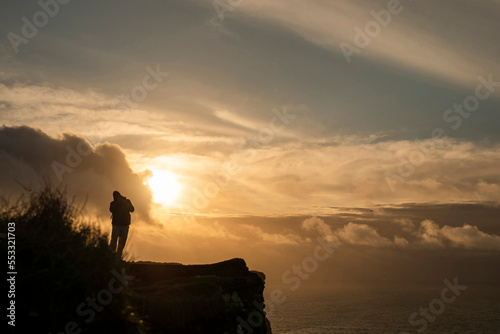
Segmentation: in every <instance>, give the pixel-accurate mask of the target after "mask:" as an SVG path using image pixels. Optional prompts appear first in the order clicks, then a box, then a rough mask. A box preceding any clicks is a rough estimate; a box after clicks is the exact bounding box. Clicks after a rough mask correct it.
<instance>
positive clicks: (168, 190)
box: [148, 170, 182, 205]
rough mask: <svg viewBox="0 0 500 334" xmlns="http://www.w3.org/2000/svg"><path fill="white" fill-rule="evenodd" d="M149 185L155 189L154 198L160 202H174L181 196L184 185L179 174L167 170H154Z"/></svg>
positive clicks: (167, 203)
mask: <svg viewBox="0 0 500 334" xmlns="http://www.w3.org/2000/svg"><path fill="white" fill-rule="evenodd" d="M148 185H149V187H150V188H151V190H152V191H153V200H154V201H155V202H156V203H159V204H166V205H169V204H173V203H174V202H175V200H176V199H177V198H178V197H179V194H180V192H181V189H182V186H181V184H180V183H179V181H177V176H176V175H175V174H173V173H171V172H167V171H162V170H160V171H158V170H157V171H153V176H151V177H150V178H149V179H148Z"/></svg>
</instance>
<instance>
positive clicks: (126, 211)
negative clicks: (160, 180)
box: [109, 191, 134, 257]
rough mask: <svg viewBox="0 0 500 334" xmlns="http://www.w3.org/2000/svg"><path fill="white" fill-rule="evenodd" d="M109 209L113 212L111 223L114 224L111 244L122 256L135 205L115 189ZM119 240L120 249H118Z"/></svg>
mask: <svg viewBox="0 0 500 334" xmlns="http://www.w3.org/2000/svg"><path fill="white" fill-rule="evenodd" d="M109 211H111V213H112V221H111V224H113V231H112V232H111V243H110V246H111V248H112V249H113V250H116V252H117V253H118V255H119V256H120V257H121V256H122V252H123V248H124V247H125V243H126V242H127V236H128V228H129V226H130V213H131V212H134V206H133V205H132V202H130V200H129V199H127V198H126V197H124V196H122V195H121V194H120V193H119V192H118V191H113V202H111V203H110V204H109ZM117 241H118V249H116V242H117Z"/></svg>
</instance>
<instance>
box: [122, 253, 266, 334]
mask: <svg viewBox="0 0 500 334" xmlns="http://www.w3.org/2000/svg"><path fill="white" fill-rule="evenodd" d="M129 265H130V267H129V269H128V270H127V272H128V273H129V274H130V275H133V276H136V277H135V279H134V280H133V281H132V282H131V286H130V287H131V289H132V291H133V292H134V299H135V301H136V304H137V307H138V311H139V312H141V313H142V314H144V315H146V316H147V321H148V322H149V324H150V326H151V332H152V333H176V334H183V333H186V334H187V333H189V334H197V333H214V334H237V333H238V334H239V333H252V334H270V333H271V329H270V325H269V322H268V320H267V319H266V317H265V312H264V310H263V309H264V297H263V291H264V279H265V276H264V274H262V273H259V272H251V271H249V270H248V268H247V266H246V263H245V261H244V260H243V259H232V260H228V261H224V262H220V263H215V264H209V265H182V264H172V263H153V262H134V263H130V264H129Z"/></svg>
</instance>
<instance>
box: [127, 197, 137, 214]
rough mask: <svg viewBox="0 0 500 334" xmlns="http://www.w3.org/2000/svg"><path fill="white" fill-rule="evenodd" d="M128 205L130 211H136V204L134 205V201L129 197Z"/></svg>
mask: <svg viewBox="0 0 500 334" xmlns="http://www.w3.org/2000/svg"><path fill="white" fill-rule="evenodd" d="M127 205H128V211H129V212H134V210H135V208H134V206H133V205H132V202H131V201H130V200H129V199H127Z"/></svg>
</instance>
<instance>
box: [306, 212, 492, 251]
mask: <svg viewBox="0 0 500 334" xmlns="http://www.w3.org/2000/svg"><path fill="white" fill-rule="evenodd" d="M396 222H397V223H398V224H400V225H401V226H402V227H403V231H404V232H406V233H407V234H408V236H407V237H403V236H400V235H397V233H400V231H398V230H394V229H390V230H388V231H387V232H386V234H389V235H390V236H387V237H385V236H382V235H380V234H379V232H378V231H377V230H376V229H375V227H373V226H370V225H368V224H357V223H352V222H349V223H347V224H345V225H344V226H343V227H341V228H337V229H332V228H331V227H330V226H329V225H328V224H326V223H325V222H324V221H323V220H322V219H321V218H318V217H310V218H307V219H305V220H304V221H302V223H301V228H302V229H303V230H305V231H309V232H311V231H313V232H317V233H319V235H320V236H321V237H323V238H325V239H326V240H328V241H332V242H338V241H339V240H340V241H341V242H342V243H344V244H349V245H355V246H356V245H358V246H370V247H377V248H386V247H398V248H412V249H421V248H430V249H432V248H464V249H468V250H495V251H498V250H500V236H498V235H495V234H488V233H485V232H483V231H481V230H480V229H479V228H478V227H477V226H472V225H469V224H464V225H463V226H461V227H460V226H457V227H452V226H448V225H444V226H442V227H440V226H439V225H438V224H436V223H435V222H433V221H431V220H429V219H426V220H423V221H422V222H421V223H420V227H419V228H418V229H417V228H416V227H415V225H414V224H413V223H411V221H410V220H409V219H398V220H396Z"/></svg>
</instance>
